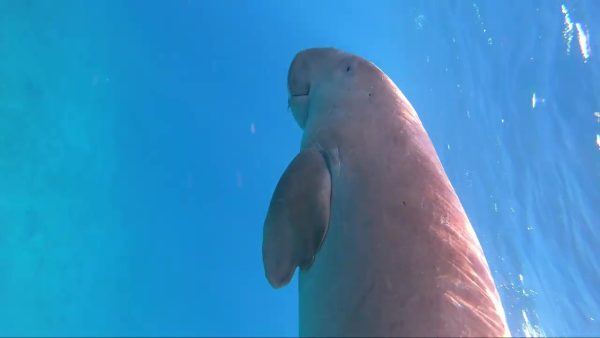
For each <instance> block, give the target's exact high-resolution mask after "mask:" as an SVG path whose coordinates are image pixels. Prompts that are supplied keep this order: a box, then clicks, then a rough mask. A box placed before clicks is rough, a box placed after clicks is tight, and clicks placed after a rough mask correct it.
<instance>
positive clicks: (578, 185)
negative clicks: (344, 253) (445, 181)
mask: <svg viewBox="0 0 600 338" xmlns="http://www.w3.org/2000/svg"><path fill="white" fill-rule="evenodd" d="M561 5H564V9H563V8H561ZM565 12H566V13H565ZM567 16H568V20H567V23H565V18H566V17H567ZM569 22H570V23H571V24H569ZM577 23H578V24H579V28H580V29H579V30H578V29H577V26H576V24H577ZM584 37H586V38H587V39H585V38H584ZM599 37H600V2H598V1H595V0H587V1H566V2H556V1H546V0H544V1H541V0H540V1H495V2H491V1H489V2H487V1H475V2H472V1H462V0H461V1H444V2H442V1H437V0H432V1H428V2H413V1H411V2H408V1H406V2H403V1H376V2H370V1H369V2H367V1H330V2H325V1H317V0H314V1H294V2H292V1H274V0H272V1H271V0H269V1H266V0H265V1H252V2H245V1H230V0H219V1H208V0H206V1H204V0H189V1H184V0H182V1H141V0H133V1H108V0H107V1H75V0H73V1H66V0H65V1H41V0H40V1H35V0H27V1H26V0H6V1H0V335H9V336H12V335H29V336H31V335H229V336H235V335H290V336H293V335H296V334H297V332H298V318H297V317H298V299H297V283H296V281H295V280H294V281H293V282H292V283H291V284H290V285H289V286H288V287H286V288H284V289H280V290H273V289H271V288H270V286H269V285H268V283H267V281H266V279H265V277H264V275H263V268H262V260H261V249H260V248H261V241H262V222H263V220H264V216H265V212H266V209H267V206H268V203H269V200H270V197H271V193H272V191H273V189H274V187H275V184H276V183H277V181H278V179H279V176H280V175H281V173H282V172H283V170H284V169H285V167H286V166H287V164H288V163H289V161H290V160H291V159H292V158H293V157H294V156H295V154H296V153H297V151H298V148H299V142H300V137H301V131H300V129H299V128H298V127H297V126H296V124H295V122H294V120H293V118H292V116H291V113H290V111H289V110H288V109H287V98H286V96H287V92H286V86H285V84H286V76H287V68H288V65H289V63H290V61H291V59H292V57H293V56H294V54H295V53H296V52H297V51H299V50H301V49H303V48H307V47H314V46H334V47H338V48H341V49H344V50H347V51H350V52H353V53H356V54H359V55H361V56H364V57H366V58H368V59H370V60H372V61H373V62H375V63H376V64H378V65H379V66H380V67H381V68H382V69H383V70H384V71H385V72H386V73H387V74H389V76H390V77H391V78H392V79H393V80H394V81H395V82H396V83H397V84H398V86H399V87H400V88H401V89H402V91H403V92H404V93H405V94H406V96H407V97H408V98H409V100H410V101H411V102H412V104H413V106H414V107H415V109H416V110H417V112H418V113H419V115H420V117H421V119H422V121H423V123H424V125H425V127H426V129H427V130H428V132H429V134H430V136H431V138H432V140H433V142H434V144H435V146H436V149H437V151H438V154H439V156H440V158H441V160H442V162H443V164H444V167H445V169H446V172H447V173H448V175H449V177H450V180H451V181H452V183H453V185H454V187H455V189H456V190H457V192H458V195H459V196H460V198H461V200H462V202H463V205H464V207H465V209H466V210H467V213H468V215H469V217H470V219H471V222H472V223H473V226H474V227H475V230H476V232H477V234H478V236H479V239H480V241H481V243H482V245H483V247H484V250H485V253H486V256H487V258H488V261H489V264H490V266H491V268H492V270H493V275H494V278H495V280H496V283H497V285H498V288H499V291H500V294H501V297H502V301H503V304H504V307H505V310H506V312H507V317H508V321H509V325H510V328H511V331H512V333H513V334H514V335H519V336H523V335H528V336H537V335H545V336H556V335H569V336H573V335H595V336H598V335H600V263H599V261H598V257H600V256H599V255H598V250H599V249H598V248H599V247H600V228H599V227H600V209H599V208H598V201H600V149H599V148H600V144H596V138H599V139H600V135H599V134H600V118H598V117H595V116H594V113H595V112H600V94H597V93H600V85H599V84H600V77H599V76H600V58H598V56H600V38H599ZM580 41H583V42H582V45H583V48H582V47H581V46H580ZM588 50H589V52H590V53H588ZM596 54H598V55H596ZM534 93H535V99H534ZM534 103H535V104H534ZM598 142H599V143H600V141H598Z"/></svg>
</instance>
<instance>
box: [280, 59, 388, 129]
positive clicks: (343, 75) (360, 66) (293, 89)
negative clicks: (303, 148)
mask: <svg viewBox="0 0 600 338" xmlns="http://www.w3.org/2000/svg"><path fill="white" fill-rule="evenodd" d="M384 78H385V79H387V77H386V76H385V75H384V74H383V72H381V71H380V70H379V68H377V67H376V66H375V65H373V64H372V63H370V62H369V61H367V60H365V59H363V58H360V57H358V56H355V55H352V54H349V53H345V52H343V51H340V50H337V49H334V48H311V49H306V50H303V51H301V52H299V53H298V54H296V57H295V58H294V60H293V61H292V64H291V65H290V69H289V72H288V91H289V106H290V108H291V110H292V113H293V114H294V118H295V119H296V122H298V125H300V127H301V128H302V129H304V128H305V126H306V125H307V122H308V120H309V119H312V118H318V116H315V115H318V114H327V112H329V111H331V108H335V107H336V106H340V105H342V104H344V103H347V104H350V105H352V101H356V100H365V101H366V100H369V98H370V96H371V95H373V93H372V91H373V90H374V88H375V87H376V86H377V83H378V82H381V80H382V79H384Z"/></svg>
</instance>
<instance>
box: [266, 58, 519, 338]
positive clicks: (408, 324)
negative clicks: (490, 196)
mask: <svg viewBox="0 0 600 338" xmlns="http://www.w3.org/2000/svg"><path fill="white" fill-rule="evenodd" d="M288 90H289V93H290V101H289V104H290V107H291V109H292V113H293V115H294V118H295V119H296V121H297V122H298V124H299V125H300V127H301V128H302V129H303V130H304V133H303V137H302V145H301V151H300V153H299V154H298V155H297V156H296V158H295V159H294V160H293V161H292V163H291V164H290V165H289V166H288V168H287V169H286V171H285V172H284V174H283V175H282V177H281V179H280V181H279V183H278V184H277V187H276V189H275V192H274V194H273V198H272V200H271V204H270V206H269V211H268V214H267V218H266V220H265V224H264V233H263V235H264V237H263V261H264V266H265V274H266V276H267V279H268V280H269V282H270V283H271V285H273V286H274V287H281V286H284V285H285V284H287V283H288V282H289V280H290V279H291V278H292V275H293V273H294V271H295V269H296V267H300V280H299V294H300V303H299V304H300V335H302V336H507V335H510V333H509V330H508V326H507V324H506V319H505V315H504V310H503V308H502V305H501V303H500V298H499V295H498V291H497V289H496V286H495V284H494V281H493V279H492V276H491V273H490V270H489V267H488V264H487V261H486V259H485V256H484V254H483V251H482V248H481V246H480V244H479V241H478V239H477V236H476V234H475V232H474V231H473V228H472V226H471V224H470V222H469V220H468V217H467V215H466V213H465V211H464V209H463V207H462V205H461V203H460V201H459V199H458V197H457V195H456V193H455V191H454V189H453V188H452V185H451V184H450V181H449V179H448V177H447V176H446V173H445V172H444V169H443V168H442V165H441V163H440V160H439V158H438V156H437V153H436V151H435V149H434V147H433V144H432V142H431V141H430V139H429V136H428V135H427V133H426V131H425V129H424V128H423V125H422V123H421V121H420V119H419V118H418V116H417V114H416V112H415V110H414V109H413V107H412V106H411V104H410V103H409V101H408V100H407V99H406V98H405V97H404V95H403V94H402V93H401V91H400V90H399V89H398V88H397V87H396V85H395V84H394V83H393V82H392V81H391V80H390V79H389V78H388V77H387V76H386V75H385V74H384V73H383V72H382V71H381V70H380V69H379V68H377V67H376V66H375V65H373V64H372V63H370V62H368V61H366V60H364V59H362V58H360V57H358V56H355V55H352V54H348V53H345V52H342V51H340V50H336V49H332V48H314V49H308V50H304V51H302V52H300V53H298V54H297V55H296V57H295V58H294V60H293V61H292V64H291V66H290V69H289V74H288Z"/></svg>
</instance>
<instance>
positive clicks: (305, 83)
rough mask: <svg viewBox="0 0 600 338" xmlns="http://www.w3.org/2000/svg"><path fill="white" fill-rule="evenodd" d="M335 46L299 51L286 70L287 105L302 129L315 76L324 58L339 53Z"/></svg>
mask: <svg viewBox="0 0 600 338" xmlns="http://www.w3.org/2000/svg"><path fill="white" fill-rule="evenodd" d="M339 54H340V51H339V50H337V49H335V48H310V49H305V50H302V51H300V52H299V53H298V54H296V56H295V57H294V59H293V60H292V63H291V65H290V69H289V70H288V92H289V100H288V105H289V107H290V108H291V109H292V113H293V115H294V118H295V119H296V122H298V125H299V126H300V128H302V129H304V126H305V125H306V120H307V118H308V108H309V97H310V92H311V86H312V85H314V82H315V77H318V76H320V75H322V74H319V72H322V71H323V70H324V69H322V68H323V64H326V60H330V59H331V58H332V57H335V56H336V55H339Z"/></svg>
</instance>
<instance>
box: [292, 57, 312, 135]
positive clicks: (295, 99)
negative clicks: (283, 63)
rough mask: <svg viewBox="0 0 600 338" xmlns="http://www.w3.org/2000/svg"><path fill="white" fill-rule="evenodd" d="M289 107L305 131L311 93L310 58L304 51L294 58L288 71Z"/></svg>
mask: <svg viewBox="0 0 600 338" xmlns="http://www.w3.org/2000/svg"><path fill="white" fill-rule="evenodd" d="M288 93H289V98H288V106H289V107H290V109H291V110H292V114H293V115H294V119H296V122H297V123H298V125H299V126H300V128H302V129H304V126H305V125H306V119H307V117H308V94H309V93H310V56H309V55H307V54H306V52H305V51H302V52H300V53H298V54H296V56H295V57H294V60H293V61H292V64H291V65H290V69H289V70H288Z"/></svg>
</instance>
